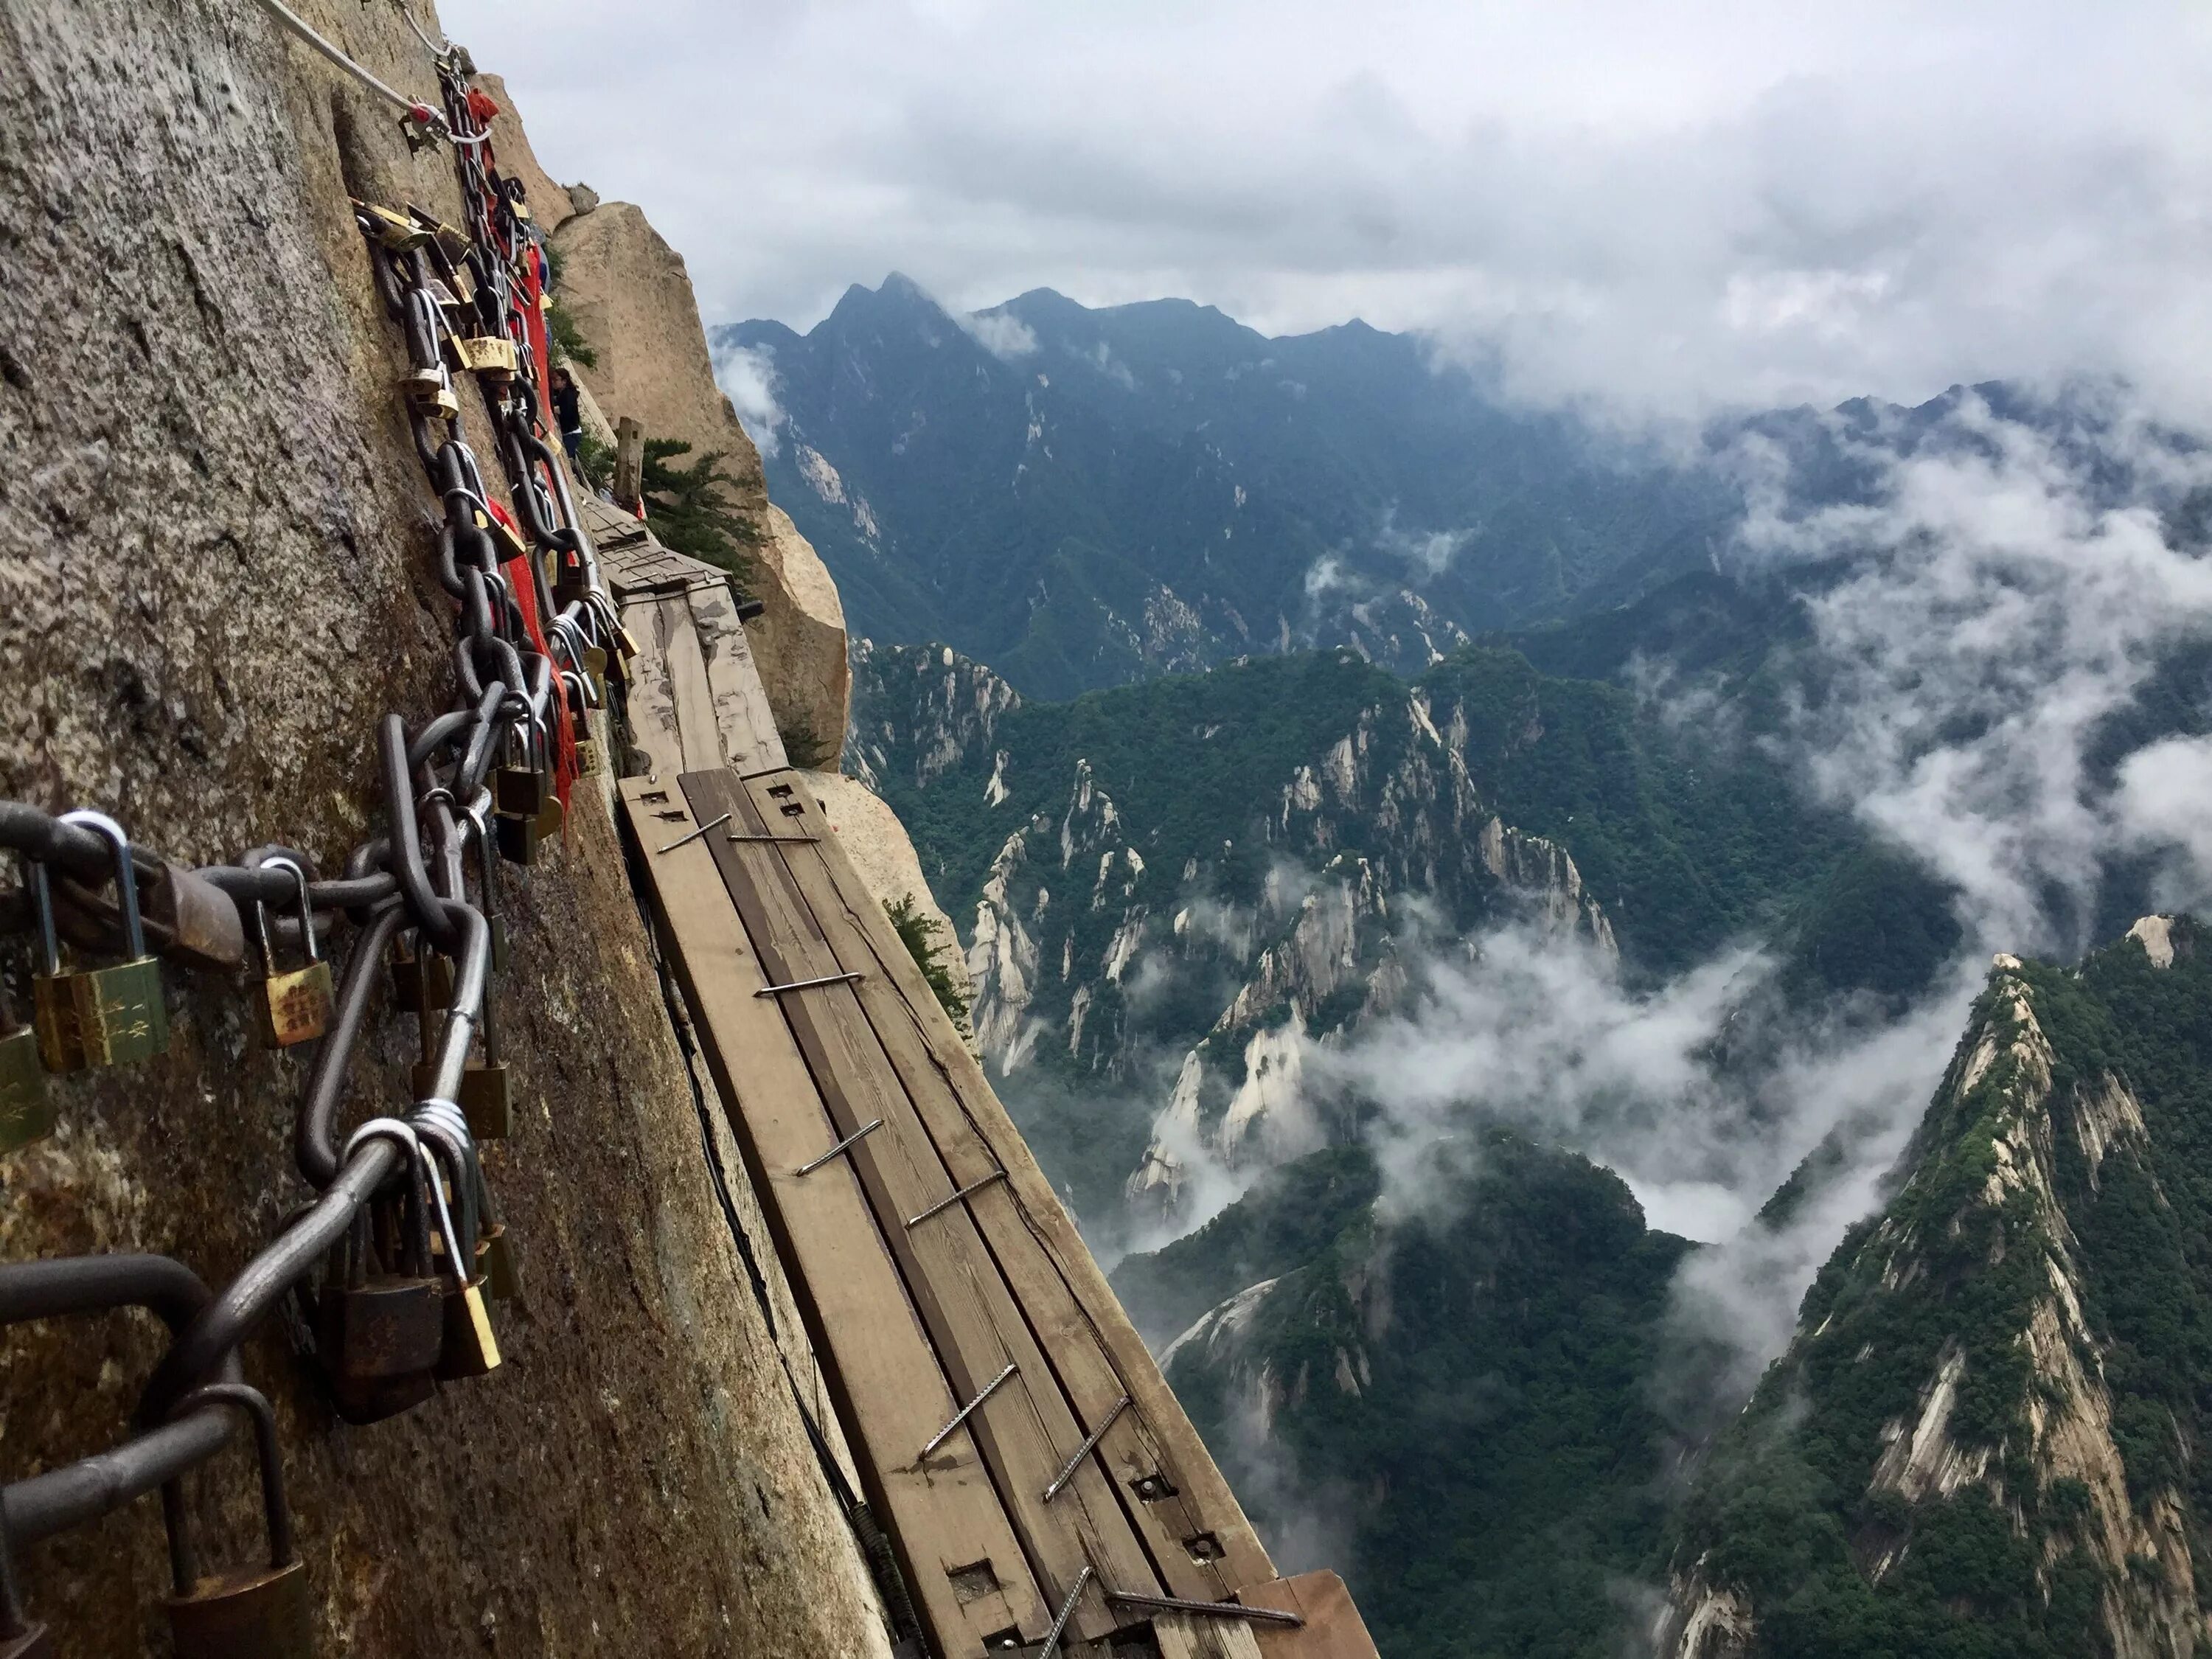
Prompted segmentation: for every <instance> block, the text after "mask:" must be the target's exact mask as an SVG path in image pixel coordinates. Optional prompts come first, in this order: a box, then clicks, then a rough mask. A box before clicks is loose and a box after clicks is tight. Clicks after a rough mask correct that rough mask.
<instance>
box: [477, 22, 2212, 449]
mask: <svg viewBox="0 0 2212 1659" xmlns="http://www.w3.org/2000/svg"><path fill="white" fill-rule="evenodd" d="M444 15H445V19H446V23H447V27H448V29H449V30H450V31H451V32H452V33H453V36H454V38H456V39H458V40H463V41H465V43H467V44H469V45H470V46H471V47H472V48H473V49H474V51H475V52H476V53H477V58H478V61H479V62H480V63H482V64H483V65H484V66H485V67H486V68H488V69H495V70H498V71H500V72H501V73H502V74H504V75H505V76H507V81H508V84H509V85H510V87H511V88H513V92H514V94H515V96H516V98H517V100H518V101H519V102H520V104H521V106H522V109H523V112H524V114H525V116H526V118H527V120H528V122H529V125H530V131H531V133H532V138H533V140H534V142H535V143H536V144H537V147H538V151H539V154H540V155H542V156H543V157H544V160H545V161H546V163H547V165H548V166H549V167H550V168H551V170H552V171H553V172H554V173H555V174H556V176H558V177H561V178H563V179H585V180H586V181H588V182H589V183H591V184H592V185H593V186H594V187H595V188H597V189H599V191H601V192H602V193H603V194H605V195H607V196H609V197H620V198H623V199H628V200H632V201H635V202H638V203H640V204H642V205H643V206H644V207H645V208H646V210H647V212H648V213H649V214H650V215H651V216H652V218H653V222H654V223H655V224H656V225H658V226H659V228H661V230H662V231H663V233H664V234H666V235H667V236H668V237H669V238H670V240H671V241H673V242H674V243H675V244H676V245H677V246H678V247H679V248H680V249H681V250H682V251H683V252H684V254H685V256H686V257H687V258H688V259H689V260H690V265H691V270H692V272H693V275H694V277H695V278H696V281H697V283H698V287H699V291H700V299H701V303H702V307H703V309H704V310H705V311H706V313H707V314H708V319H709V320H710V321H725V320H733V319H738V318H741V317H747V316H773V317H778V318H781V319H784V320H786V321H787V322H790V323H793V324H794V325H798V326H801V327H804V326H805V325H809V324H811V322H813V321H814V320H815V319H817V318H819V317H820V316H821V315H822V314H823V312H824V311H826V310H827V309H828V308H829V306H830V305H832V304H834V303H835V301H836V296H837V295H839V294H840V293H842V291H843V289H845V287H846V286H847V284H848V283H854V282H863V283H869V284H871V285H872V284H873V283H876V282H877V281H878V280H879V279H880V278H881V277H882V276H883V275H884V272H885V271H887V270H892V269H898V270H904V271H906V272H907V273H908V274H909V275H910V276H914V277H915V278H916V279H917V280H919V281H921V283H923V284H924V285H925V286H927V287H928V288H930V289H933V291H934V292H936V293H937V294H939V295H940V296H942V297H943V298H944V299H945V301H947V302H949V303H951V304H953V305H957V306H960V307H981V306H986V305H989V304H992V303H994V302H996V301H1000V300H1003V299H1006V298H1007V297H1009V296H1011V295H1014V294H1016V293H1018V292H1020V291H1021V290H1023V289H1027V288H1030V287H1034V286H1037V285H1039V284H1048V285H1050V286H1052V287H1054V288H1058V289H1061V290H1062V291H1064V292H1066V293H1069V294H1072V295H1075V296H1076V297H1078V298H1079V299H1082V300H1085V301H1092V302H1112V301H1122V300H1131V299H1139V298H1145V297H1150V296H1155V295H1163V294H1177V295H1189V296H1191V297H1194V298H1196V299H1199V300H1201V301H1211V302H1213V303H1215V304H1218V305H1219V306H1221V307H1223V308H1224V309H1225V310H1228V311H1230V312H1231V313H1235V314H1237V315H1238V316H1241V317H1243V318H1245V319H1248V320H1249V321H1251V322H1253V323H1255V325H1258V326H1261V327H1262V328H1265V329H1267V330H1269V331H1288V330H1295V329H1303V328H1310V327H1315V326H1319V325H1325V324H1328V323H1331V322H1336V321H1340V320H1342V319H1345V318H1346V317H1348V316H1352V315H1355V314H1357V315H1360V316H1364V317H1365V318H1367V319H1369V320H1370V321H1372V322H1374V323H1376V324H1377V325H1384V326H1391V327H1401V328H1405V327H1420V328H1428V329H1433V330H1436V331H1439V332H1441V333H1443V334H1444V335H1446V336H1447V337H1450V338H1451V339H1453V340H1455V341H1457V342H1460V343H1464V344H1466V345H1468V347H1469V348H1470V349H1494V350H1497V351H1498V352H1500V353H1502V354H1503V356H1504V362H1506V364H1507V365H1508V367H1509V368H1510V370H1511V371H1512V372H1513V374H1515V375H1516V377H1517V379H1518V380H1519V381H1520V382H1521V384H1522V385H1523V386H1526V387H1527V388H1528V390H1530V391H1531V392H1536V393H1540V394H1565V395H1577V394H1584V395H1587V394H1595V395H1596V396H1599V397H1601V398H1608V399H1616V400H1620V401H1623V402H1625V403H1628V404H1646V405H1653V406H1657V407H1662V408H1672V407H1688V408H1692V409H1697V408H1703V407H1707V406H1710V405H1711V404H1714V403H1716V402H1729V401H1735V400H1749V401H1755V402H1761V403H1765V402H1773V401H1779V400H1784V399H1795V398H1801V397H1811V398H1820V399H1828V398H1835V397H1839V396H1844V395H1848V394H1850V393H1852V392H1860V391H1872V392H1879V393H1881V394H1884V395H1887V396H1889V397H1893V398H1919V397H1923V396H1925V395H1927V394H1929V393H1931V392H1935V391H1936V390H1939V389H1941V388H1942V386H1945V385H1947V384H1948V383H1950V382H1951V381H1953V380H1962V379H1963V380H1972V379H1976V378H1986V377H1990V376H1994V375H1998V374H2014V375H2022V374H2057V373H2064V372H2067V371H2069V370H2075V369H2081V368H2090V369H2097V370H2107V369H2114V368H2117V369H2119V370H2121V371H2123V372H2125V373H2128V374H2131V375H2133V376H2135V377H2136V378H2137V379H2139V380H2144V381H2148V382H2155V383H2158V384H2159V385H2160V386H2162V387H2164V388H2166V390H2167V391H2169V392H2171V393H2172V395H2173V396H2176V397H2184V398H2185V397H2189V396H2191V394H2192V392H2193V389H2194V386H2195V385H2196V383H2197V382H2198V381H2212V361H2208V359H2212V350H2208V348H2207V346H2206V344H2205V342H2206V341H2207V339H2209V338H2212V329H2208V325H2212V307H2208V306H2207V304H2206V301H2205V299H2204V297H2203V296H2204V295H2205V294H2206V292H2207V290H2208V288H2212V224H2208V213H2212V171H2208V168H2207V166H2206V163H2207V161H2208V160H2212V9H2207V8H2206V7H2205V6H2203V4H2201V3H2198V4H2186V3H2184V0H2114V3H2106V4H2100V5H2091V4H2085V3H2081V0H1917V3H1911V4H1906V3H1901V0H1863V3H1858V4H1854V5H1850V6H1837V5H1833V4H1822V5H1813V4H1807V3H1797V0H1672V3H1666V4H1660V5H1652V4H1639V3H1634V0H1554V3H1552V4H1548V5H1545V6H1541V7H1538V6H1529V5H1525V4H1503V3H1494V0H1361V3H1359V4H1357V5H1353V4H1346V3H1328V0H1264V3H1262V0H1214V3H1206V4H1192V3H1188V0H1183V3H1164V0H1111V3H1096V0H1061V3H1054V4H1036V3H1028V4H1000V3H994V0H817V3H811V4H809V3H797V0H769V3H763V0H741V3H736V4H728V3H705V0H656V3H655V4H653V5H652V6H649V7H635V6H623V7H614V6H608V5H605V4H604V3H598V0H529V3H527V4H525V3H522V0H447V4H446V6H445V7H444Z"/></svg>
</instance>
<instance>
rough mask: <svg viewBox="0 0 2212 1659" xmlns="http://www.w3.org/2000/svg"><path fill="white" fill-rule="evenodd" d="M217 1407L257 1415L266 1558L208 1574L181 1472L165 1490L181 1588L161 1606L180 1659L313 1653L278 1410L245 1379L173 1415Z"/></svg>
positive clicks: (218, 1387)
mask: <svg viewBox="0 0 2212 1659" xmlns="http://www.w3.org/2000/svg"><path fill="white" fill-rule="evenodd" d="M217 1405H221V1406H236V1407H240V1408H241V1409H243V1410H244V1411H245V1412H246V1413H247V1415H248V1416H250V1417H251V1418H252V1420H253V1444H254V1455H256V1456H257V1457H258V1459H259V1460H260V1464H261V1502H262V1510H263V1519H264V1522H265V1524H266V1525H267V1527H268V1529H269V1560H268V1564H267V1565H265V1566H257V1567H235V1568H233V1569H232V1570H231V1571H228V1572H222V1573H216V1574H212V1575H203V1574H202V1573H201V1572H200V1571H198V1567H197V1562H196V1561H195V1559H194V1556H193V1551H192V1547H191V1535H190V1532H189V1529H188V1528H187V1527H186V1525H185V1499H184V1487H183V1478H182V1477H181V1476H179V1478H178V1479H177V1480H172V1481H170V1482H169V1483H168V1484H167V1486H163V1487H162V1488H161V1516H162V1520H163V1522H165V1523H166V1524H167V1528H168V1532H169V1561H170V1565H171V1567H172V1569H173V1572H174V1575H175V1583H176V1593H175V1594H174V1595H171V1596H170V1597H169V1598H168V1600H167V1601H166V1602H164V1603H163V1605H164V1606H165V1607H167V1610H168V1614H169V1634H170V1636H171V1638H173V1642H174V1644H175V1646H174V1652H175V1654H176V1659H307V1656H308V1655H310V1654H312V1653H313V1651H314V1609H313V1604H312V1603H311V1601H309V1599H308V1595H307V1565H306V1564H305V1563H304V1562H302V1561H301V1559H300V1553H299V1552H298V1551H297V1550H296V1549H295V1548H294V1547H292V1516H291V1511H290V1510H289V1507H288V1506H287V1505H286V1504H285V1501H284V1469H283V1463H282V1462H280V1461H279V1460H278V1457H277V1452H276V1413H274V1412H272V1411H271V1410H270V1408H269V1401H267V1400H266V1399H265V1398H264V1397H263V1396H262V1395H261V1394H260V1392H259V1391H258V1389H249V1388H248V1387H246V1384H244V1383H213V1384H210V1386H209V1387H207V1388H204V1389H196V1390H194V1391H193V1392H192V1393H191V1394H188V1395H185V1397H184V1398H183V1399H182V1400H179V1401H178V1402H177V1405H176V1409H175V1411H174V1412H173V1413H171V1416H172V1418H174V1417H175V1416H176V1415H178V1414H179V1413H186V1412H193V1411H201V1410H204V1409H205V1408H206V1407H210V1406H217Z"/></svg>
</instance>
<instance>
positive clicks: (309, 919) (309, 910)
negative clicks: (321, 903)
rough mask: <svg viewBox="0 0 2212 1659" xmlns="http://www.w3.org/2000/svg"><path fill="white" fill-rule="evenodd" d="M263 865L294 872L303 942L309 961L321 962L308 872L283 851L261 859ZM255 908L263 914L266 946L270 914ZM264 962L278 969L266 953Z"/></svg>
mask: <svg viewBox="0 0 2212 1659" xmlns="http://www.w3.org/2000/svg"><path fill="white" fill-rule="evenodd" d="M261 867H262V868H263V869H264V870H289V871H290V872H292V886H293V890H294V891H295V893H296V894H297V896H298V897H299V902H300V940H301V945H302V946H303V947H304V948H305V949H306V951H307V960H308V961H309V962H311V963H315V962H320V961H321V960H322V957H321V955H320V954H319V952H318V951H317V950H316V948H315V902H314V899H313V896H311V895H310V894H309V893H308V891H307V872H306V871H305V870H302V869H301V867H300V866H299V864H298V863H297V862H296V861H295V860H292V859H289V858H287V857H286V856H285V855H284V854H281V853H280V854H276V856H275V857H274V858H267V859H264V860H262V861H261ZM254 908H255V910H256V912H257V913H258V914H259V915H260V916H261V938H262V942H263V945H264V947H265V946H266V945H267V943H268V939H269V922H268V915H267V913H266V911H265V909H264V908H263V907H262V906H260V905H256V906H255V907H254ZM263 962H264V965H265V966H267V967H268V968H269V969H270V972H272V973H273V972H275V971H276V963H273V962H270V961H269V959H268V957H267V956H266V955H265V954H264V957H263Z"/></svg>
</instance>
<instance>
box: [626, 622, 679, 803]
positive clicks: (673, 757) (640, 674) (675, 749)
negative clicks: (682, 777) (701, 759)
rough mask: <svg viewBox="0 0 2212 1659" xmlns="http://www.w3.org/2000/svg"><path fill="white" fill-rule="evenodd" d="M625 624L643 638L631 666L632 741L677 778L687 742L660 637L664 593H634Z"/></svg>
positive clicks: (650, 767)
mask: <svg viewBox="0 0 2212 1659" xmlns="http://www.w3.org/2000/svg"><path fill="white" fill-rule="evenodd" d="M622 622H623V627H624V628H626V629H629V633H630V636H631V637H632V638H633V639H635V640H636V641H637V642H638V653H637V657H636V659H635V660H634V661H632V662H631V663H630V664H629V666H628V668H627V669H626V670H625V672H626V673H627V674H628V676H629V684H628V690H627V694H626V701H627V706H628V708H629V733H630V741H631V743H632V744H634V745H635V747H636V748H638V749H639V750H642V751H643V752H644V755H645V769H646V770H647V772H650V773H653V774H654V775H657V776H659V777H663V778H673V777H674V776H676V775H677V774H678V773H679V772H681V771H682V770H683V769H684V742H683V738H681V737H680V736H679V735H678V732H677V729H676V700H675V698H674V696H672V695H671V693H670V690H669V686H668V659H667V652H666V649H665V643H664V641H662V639H661V637H660V629H661V612H660V601H659V599H653V598H646V599H632V600H630V601H629V603H627V604H625V605H623V608H622Z"/></svg>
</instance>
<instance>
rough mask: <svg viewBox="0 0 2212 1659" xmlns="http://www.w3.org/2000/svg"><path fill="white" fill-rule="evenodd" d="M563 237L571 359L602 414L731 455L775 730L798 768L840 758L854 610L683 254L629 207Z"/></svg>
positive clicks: (578, 218)
mask: <svg viewBox="0 0 2212 1659" xmlns="http://www.w3.org/2000/svg"><path fill="white" fill-rule="evenodd" d="M553 246H554V247H555V249H556V251H557V252H559V254H560V256H561V262H562V264H561V287H560V296H561V301H562V304H563V305H564V306H565V307H567V308H568V312H569V314H570V315H571V316H573V317H574V319H575V321H576V325H577V328H578V329H579V331H580V332H581V333H582V334H583V336H584V338H585V339H586V341H587V342H588V343H590V345H591V347H592V351H593V353H594V354H595V355H596V356H597V357H598V359H599V361H598V362H597V364H596V365H594V366H592V367H591V368H586V367H584V366H583V365H581V364H577V365H574V366H573V367H574V372H575V374H576V378H577V380H578V381H579V383H580V384H581V385H582V386H585V387H586V389H587V390H588V391H589V392H590V393H591V396H592V400H593V401H594V403H595V404H597V406H598V407H599V410H601V411H602V412H603V414H604V416H605V418H606V419H607V420H609V421H619V420H621V419H622V418H623V416H629V417H631V418H633V419H635V420H636V421H637V422H639V423H640V424H641V426H642V427H643V428H645V433H646V435H647V437H648V438H675V439H680V440H681V441H684V442H685V443H688V444H690V446H691V453H690V455H688V456H685V457H682V458H680V459H679V460H678V465H690V464H691V463H693V462H696V460H697V459H699V458H700V457H702V456H703V455H708V454H718V455H720V456H721V457H722V462H721V466H722V471H723V473H724V475H725V476H726V477H727V478H728V480H729V485H728V489H727V491H726V494H727V495H728V498H729V501H730V504H731V507H732V510H733V511H734V512H735V513H737V515H738V518H739V519H740V520H742V521H743V522H744V524H745V525H746V526H748V528H749V532H750V533H749V535H748V538H747V540H746V544H745V549H744V550H745V553H746V556H747V558H748V562H749V565H750V568H749V569H748V570H747V571H746V572H745V573H744V583H745V585H746V586H747V587H748V589H749V590H750V591H752V592H753V595H754V597H755V598H757V599H759V600H760V601H761V602H762V604H763V605H764V606H765V607H766V609H765V610H764V611H763V612H762V614H761V615H760V616H759V617H757V618H755V619H754V620H753V621H752V622H750V623H748V624H747V625H746V634H747V636H748V638H749V639H750V641H751V643H752V648H753V658H754V660H755V662H756V663H757V665H759V668H760V673H761V684H762V685H763V687H764V688H765V689H766V690H767V692H768V696H769V706H770V707H771V708H773V709H774V710H775V716H776V726H777V729H778V731H779V732H781V734H782V736H783V739H784V744H785V747H786V748H787V749H788V750H790V751H791V752H792V754H793V758H794V760H796V761H798V762H799V764H801V765H809V766H820V765H829V764H834V763H836V757H837V753H838V747H839V745H840V744H842V742H843V740H844V732H845V726H846V722H847V720H848V718H849V707H848V705H849V702H850V697H851V690H852V675H851V671H850V669H849V668H848V666H847V664H846V655H845V653H846V640H845V612H844V607H843V606H842V605H841V604H840V602H839V600H838V598H837V588H836V584H835V583H834V582H832V581H831V580H830V579H829V572H828V570H826V569H825V568H823V563H822V561H821V560H820V559H819V558H818V557H817V556H816V555H815V551H814V549H813V547H812V545H811V544H810V543H809V542H808V541H807V539H806V538H805V537H804V536H802V535H800V534H799V531H798V529H797V527H796V526H793V524H792V522H791V520H790V517H789V515H787V513H784V512H783V510H782V509H781V508H780V507H774V506H771V505H770V504H769V499H768V490H767V485H766V483H764V482H763V478H762V476H761V462H760V452H759V451H758V450H757V449H756V448H755V447H754V446H753V441H752V440H751V439H750V437H748V436H747V435H746V434H745V429H744V427H743V426H742V425H741V424H740V423H739V422H738V414H737V410H735V408H733V407H732V404H731V403H730V400H729V398H727V397H726V396H725V395H724V393H723V392H722V391H721V388H720V387H719V386H716V385H715V383H714V362H713V360H712V358H711V357H710V356H708V350H707V334H706V330H705V329H704V327H703V326H702V325H701V323H700V321H699V304H698V300H697V298H696V295H694V294H693V293H692V289H691V278H690V274H689V273H688V272H687V271H686V270H685V269H684V259H683V256H682V255H680V254H678V252H676V250H675V249H673V248H671V246H669V245H668V244H667V243H666V242H665V241H664V240H662V239H661V237H660V234H659V232H657V231H655V230H654V229H653V227H652V226H651V225H650V224H648V223H647V222H646V218H645V215H644V214H643V213H642V212H641V211H640V210H638V209H637V208H635V207H634V206H632V205H631V204H629V203H627V202H599V203H596V204H595V205H594V206H593V207H592V210H590V211H589V212H584V213H578V214H576V215H574V216H573V217H571V218H569V219H568V220H567V221H566V222H563V223H562V226H561V228H560V229H559V231H558V232H557V233H556V234H555V236H554V237H553Z"/></svg>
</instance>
